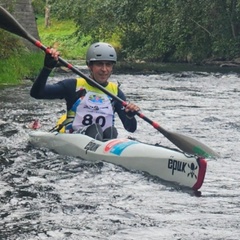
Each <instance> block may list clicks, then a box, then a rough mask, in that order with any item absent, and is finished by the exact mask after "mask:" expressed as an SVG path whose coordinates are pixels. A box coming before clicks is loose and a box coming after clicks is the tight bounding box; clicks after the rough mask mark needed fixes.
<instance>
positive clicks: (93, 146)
mask: <svg viewBox="0 0 240 240" xmlns="http://www.w3.org/2000/svg"><path fill="white" fill-rule="evenodd" d="M99 147H100V144H97V143H95V142H94V141H91V142H89V143H88V144H87V145H86V146H85V147H84V149H86V153H87V151H92V152H96V151H97V149H98V148H99Z"/></svg>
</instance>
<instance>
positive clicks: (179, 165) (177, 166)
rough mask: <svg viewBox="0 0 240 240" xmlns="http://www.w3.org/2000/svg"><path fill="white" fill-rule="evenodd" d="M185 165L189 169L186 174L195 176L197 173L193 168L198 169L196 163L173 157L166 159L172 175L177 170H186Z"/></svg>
mask: <svg viewBox="0 0 240 240" xmlns="http://www.w3.org/2000/svg"><path fill="white" fill-rule="evenodd" d="M186 166H187V167H188V168H189V169H190V172H189V171H188V174H187V176H188V177H191V178H194V177H195V178H197V175H196V174H195V170H197V169H198V166H197V164H196V165H195V164H194V163H191V164H187V163H185V162H182V161H177V160H174V159H168V168H169V169H171V170H172V175H174V172H175V171H178V172H183V173H185V172H186Z"/></svg>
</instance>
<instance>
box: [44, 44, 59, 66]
mask: <svg viewBox="0 0 240 240" xmlns="http://www.w3.org/2000/svg"><path fill="white" fill-rule="evenodd" d="M57 57H58V55H56V50H55V49H49V48H48V49H47V50H46V54H45V58H44V67H46V68H48V69H53V68H55V67H56V66H57V63H58V60H57Z"/></svg>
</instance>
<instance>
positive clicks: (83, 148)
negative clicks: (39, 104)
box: [29, 131, 207, 190]
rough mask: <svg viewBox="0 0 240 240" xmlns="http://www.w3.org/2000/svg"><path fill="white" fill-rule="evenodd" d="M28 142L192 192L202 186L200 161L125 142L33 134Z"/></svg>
mask: <svg viewBox="0 0 240 240" xmlns="http://www.w3.org/2000/svg"><path fill="white" fill-rule="evenodd" d="M29 141H30V143H31V144H32V145H33V146H35V147H43V148H48V149H50V150H53V151H55V152H57V153H58V154H61V155H67V156H74V157H80V158H82V159H84V160H89V161H104V162H109V163H113V164H116V165H119V166H122V167H124V168H126V169H129V170H138V171H143V172H147V173H148V174H150V175H152V176H157V177H159V178H160V179H162V180H164V181H168V182H171V183H177V184H179V185H181V186H184V187H189V188H192V189H194V190H198V189H199V188H200V187H201V186H202V184H203V181H204V177H205V173H206V168H207V161H206V160H205V159H204V158H202V157H197V156H193V155H188V154H186V153H183V152H180V151H178V150H175V149H170V148H167V147H163V146H155V145H149V144H146V143H142V142H138V141H136V140H131V139H125V138H121V139H120V138H119V139H113V140H109V141H106V142H101V141H98V140H95V139H93V138H91V137H88V136H86V135H82V134H67V133H56V132H43V131H33V132H31V133H30V139H29Z"/></svg>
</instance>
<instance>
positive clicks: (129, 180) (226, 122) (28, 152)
mask: <svg viewBox="0 0 240 240" xmlns="http://www.w3.org/2000/svg"><path fill="white" fill-rule="evenodd" d="M64 77H66V76H64ZM61 78H62V76H61ZM59 79H60V77H55V78H53V79H51V81H52V82H53V81H58V80H59ZM112 79H113V80H114V81H119V82H120V83H121V84H122V85H121V88H122V90H123V91H124V92H125V93H126V95H127V97H128V99H129V100H130V101H133V102H135V103H137V104H138V105H139V106H140V107H141V110H142V112H143V113H144V114H145V115H146V116H147V117H149V118H151V119H152V120H154V121H157V122H158V123H160V124H161V125H162V126H163V127H164V128H166V129H168V130H171V131H176V132H180V133H183V134H186V135H189V136H191V137H193V138H195V139H198V140H200V141H201V142H203V143H205V144H206V145H208V146H209V147H211V148H213V149H215V150H216V151H217V152H218V153H219V154H220V155H221V157H220V158H219V159H209V162H208V169H207V174H206V179H205V182H204V184H203V187H202V188H201V192H202V197H200V198H198V197H194V196H193V195H192V194H189V193H187V192H185V191H184V190H183V189H180V188H176V187H173V186H170V185H168V184H165V183H162V182H161V181H159V180H158V179H155V178H153V177H151V176H147V175H146V174H144V173H139V172H136V171H126V170H124V169H122V168H120V167H118V166H115V165H112V164H107V163H101V162H100V163H96V164H93V163H89V162H87V161H83V160H81V159H78V158H72V157H66V156H60V155H57V154H55V153H53V152H51V151H48V150H46V149H34V148H32V147H31V146H30V145H29V144H28V133H29V132H30V129H29V128H28V126H29V124H30V123H31V122H32V121H33V120H35V119H39V120H40V122H41V125H42V126H41V129H44V130H49V129H50V128H52V127H53V126H54V125H55V122H56V120H57V118H58V117H59V116H60V115H61V114H62V112H63V110H64V102H63V101H56V100H55V101H39V100H38V101H37V100H35V99H32V98H31V97H30V96H29V90H30V83H29V84H27V85H25V86H21V87H14V88H5V89H2V90H0V102H1V109H0V111H1V119H0V142H1V145H0V186H1V188H0V202H1V205H0V217H1V221H0V239H88V240H89V239H111V240H113V239H114V240H117V239H119V240H120V239H121V240H122V239H126V240H127V239H131V240H132V239H140V238H141V239H156V240H159V239H194V238H197V239H232V240H233V239H236V240H237V239H239V217H238V215H239V213H240V211H239V207H238V206H239V204H240V200H239V199H240V194H239V192H238V191H237V190H238V188H239V186H238V185H239V180H240V177H239V176H240V170H239V157H238V156H239V154H238V151H237V149H238V145H237V144H239V139H240V119H239V116H240V110H239V109H240V103H239V97H240V90H239V84H238V82H239V79H238V76H237V74H224V75H222V74H220V73H214V74H208V73H205V72H200V73H199V72H198V73H192V72H182V73H181V74H161V75H135V76H133V75H114V76H112ZM116 124H117V126H118V128H119V133H120V136H129V135H131V136H132V137H136V138H138V139H141V140H142V141H146V142H149V143H156V142H158V143H162V144H165V145H169V146H171V143H170V142H169V141H168V140H167V139H165V138H164V137H163V136H162V135H161V134H160V133H159V132H157V131H156V130H155V129H154V128H152V126H150V125H149V124H148V123H146V122H144V121H143V120H142V119H139V121H138V130H137V132H136V133H134V134H129V133H127V132H125V131H124V129H123V127H122V126H121V124H120V122H119V120H117V122H116Z"/></svg>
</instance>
